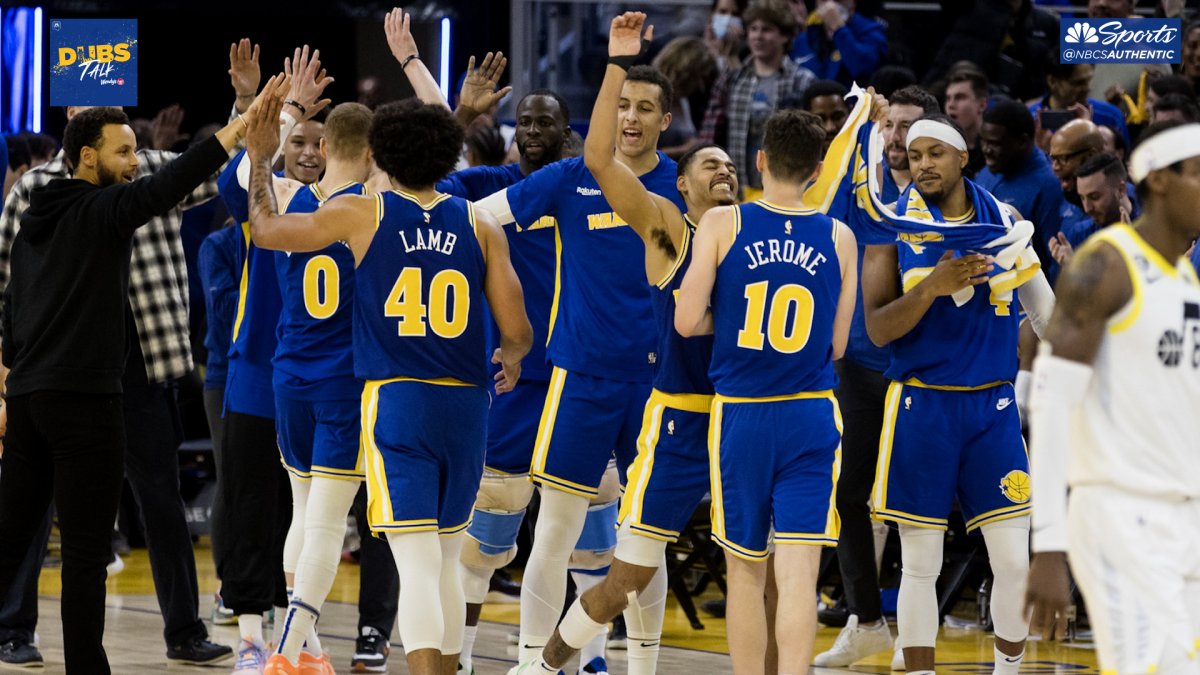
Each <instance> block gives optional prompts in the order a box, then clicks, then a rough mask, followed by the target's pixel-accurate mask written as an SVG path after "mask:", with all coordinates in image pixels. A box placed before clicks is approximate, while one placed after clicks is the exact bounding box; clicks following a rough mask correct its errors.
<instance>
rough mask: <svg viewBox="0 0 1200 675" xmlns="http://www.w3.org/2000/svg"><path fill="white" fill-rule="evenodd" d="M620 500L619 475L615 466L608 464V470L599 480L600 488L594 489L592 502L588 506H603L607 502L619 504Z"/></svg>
mask: <svg viewBox="0 0 1200 675" xmlns="http://www.w3.org/2000/svg"><path fill="white" fill-rule="evenodd" d="M620 500H621V478H620V474H618V473H617V465H616V464H615V463H609V465H608V469H606V470H605V471H604V476H603V477H601V479H600V487H598V488H596V496H595V497H592V501H591V503H590V504H588V506H603V505H605V504H608V503H609V502H619V501H620Z"/></svg>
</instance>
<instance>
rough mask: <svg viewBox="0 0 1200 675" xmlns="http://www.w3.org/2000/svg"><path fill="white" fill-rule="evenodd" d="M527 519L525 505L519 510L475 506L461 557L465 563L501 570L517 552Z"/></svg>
mask: <svg viewBox="0 0 1200 675" xmlns="http://www.w3.org/2000/svg"><path fill="white" fill-rule="evenodd" d="M524 519H525V511H524V509H522V510H521V511H518V512H516V513H499V512H494V511H481V510H479V509H476V510H475V516H474V518H472V519H471V526H470V527H469V528H467V538H466V541H464V542H463V548H462V554H461V560H462V563H463V564H464V565H469V566H471V567H482V568H486V569H493V570H498V569H500V568H501V567H504V566H505V565H507V564H508V563H510V562H512V560H513V558H515V557H516V556H517V534H518V533H519V532H520V530H521V522H522V521H523V520H524Z"/></svg>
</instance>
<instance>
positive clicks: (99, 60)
mask: <svg viewBox="0 0 1200 675" xmlns="http://www.w3.org/2000/svg"><path fill="white" fill-rule="evenodd" d="M50 105H53V106H68V105H118V106H134V105H137V19H51V20H50Z"/></svg>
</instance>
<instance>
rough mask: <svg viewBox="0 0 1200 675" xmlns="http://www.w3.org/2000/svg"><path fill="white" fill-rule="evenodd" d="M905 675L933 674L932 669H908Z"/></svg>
mask: <svg viewBox="0 0 1200 675" xmlns="http://www.w3.org/2000/svg"><path fill="white" fill-rule="evenodd" d="M905 675H934V672H933V671H932V670H910V671H908V672H907V673H906V674H905Z"/></svg>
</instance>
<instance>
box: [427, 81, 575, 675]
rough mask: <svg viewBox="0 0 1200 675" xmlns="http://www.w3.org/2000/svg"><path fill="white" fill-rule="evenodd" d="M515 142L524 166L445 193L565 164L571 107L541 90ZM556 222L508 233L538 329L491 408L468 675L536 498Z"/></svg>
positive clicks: (445, 183) (452, 184) (449, 182)
mask: <svg viewBox="0 0 1200 675" xmlns="http://www.w3.org/2000/svg"><path fill="white" fill-rule="evenodd" d="M516 112H517V115H516V117H517V131H516V137H515V139H514V140H515V141H516V144H517V150H518V152H520V157H521V159H520V161H519V162H516V163H514V164H507V165H505V166H476V167H472V168H469V169H463V170H462V171H458V172H455V173H452V174H450V175H449V176H448V177H446V178H445V179H443V180H441V181H439V182H438V185H437V189H438V191H439V192H445V193H448V194H451V195H454V196H455V197H462V198H464V199H470V200H477V199H482V198H484V197H487V196H488V195H490V194H492V193H493V192H498V191H500V190H503V189H505V188H507V187H509V186H511V185H514V184H516V183H518V182H520V181H522V180H524V179H525V177H526V176H528V175H529V174H531V173H533V172H535V171H537V170H538V169H541V168H542V167H543V166H546V165H547V164H552V163H554V162H557V161H558V160H560V159H562V155H563V144H564V142H565V141H566V138H567V135H568V134H569V133H570V126H569V123H570V121H571V116H570V112H569V111H568V109H567V102H566V101H564V100H563V99H562V97H560V96H559V95H558V94H556V93H555V92H553V91H550V90H548V89H536V90H534V91H531V92H530V93H528V94H526V95H525V98H523V99H521V101H520V103H518V104H517V111H516ZM556 225H557V221H555V219H554V217H553V216H546V217H539V218H538V219H537V220H534V221H532V222H524V223H518V224H517V225H516V226H515V227H508V228H504V234H505V236H506V237H507V239H508V246H509V254H510V255H511V257H512V263H513V269H515V270H516V271H517V277H518V278H520V280H521V290H522V291H523V293H524V296H525V311H526V313H527V314H528V315H529V322H530V324H532V326H533V335H534V338H533V348H532V350H531V351H530V352H529V355H528V356H526V357H525V360H524V365H523V367H522V370H521V380H520V381H519V382H518V383H517V386H516V388H514V389H513V390H512V391H511V392H509V393H508V395H506V396H499V397H497V398H496V399H495V400H494V401H493V402H492V407H491V410H490V412H489V414H488V441H487V452H486V455H485V458H484V478H483V482H482V483H481V484H480V486H479V495H478V499H477V502H476V511H475V516H474V518H473V519H472V521H471V526H470V527H469V528H468V529H467V535H468V536H467V539H466V541H465V542H464V544H463V553H462V578H463V590H464V591H465V594H466V598H467V629H466V634H465V636H464V639H463V649H462V653H461V654H460V655H459V661H460V663H461V664H462V669H463V672H466V673H470V672H471V670H472V658H471V657H472V650H473V648H474V645H475V634H476V630H477V628H476V626H478V625H479V612H480V610H481V609H482V607H483V602H484V599H485V598H486V597H487V594H488V590H489V582H490V581H491V578H492V574H493V573H494V572H495V571H496V570H498V569H500V568H502V567H504V566H505V565H507V564H508V563H509V562H511V561H512V559H513V557H515V556H516V553H517V534H518V532H519V531H520V528H521V522H522V521H523V520H524V517H525V508H526V507H527V506H528V505H529V500H530V498H531V497H532V496H533V485H532V484H531V483H530V482H529V462H530V460H531V459H532V457H533V445H534V441H535V439H536V437H537V425H538V420H539V419H540V417H541V413H542V406H543V405H544V404H545V402H546V391H547V390H548V389H549V387H550V366H549V365H548V364H547V363H546V335H547V333H548V331H549V328H550V313H551V309H550V308H551V303H552V300H553V297H554V229H555V227H556ZM487 325H488V332H487V335H488V344H489V345H490V347H489V349H488V353H489V354H490V353H491V352H492V351H493V350H494V348H495V346H497V345H498V344H499V339H500V333H499V329H498V328H497V327H496V324H495V322H494V321H492V320H491V319H490V318H489V319H488V324H487Z"/></svg>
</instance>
